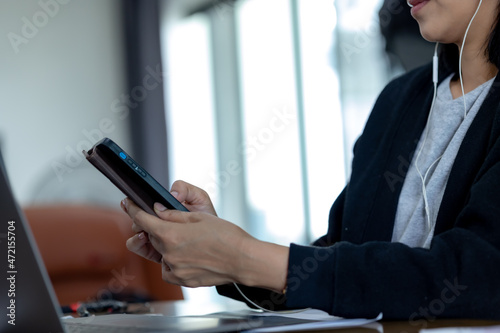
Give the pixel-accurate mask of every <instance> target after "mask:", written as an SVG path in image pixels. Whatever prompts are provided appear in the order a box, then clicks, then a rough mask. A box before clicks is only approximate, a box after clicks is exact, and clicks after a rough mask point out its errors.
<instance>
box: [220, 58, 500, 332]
mask: <svg viewBox="0 0 500 333" xmlns="http://www.w3.org/2000/svg"><path fill="white" fill-rule="evenodd" d="M442 74H443V75H441V76H440V78H441V80H442V79H444V77H445V76H446V75H448V74H449V73H442ZM499 87H500V75H499V76H498V77H497V78H496V79H495V82H494V83H493V86H492V88H491V89H490V91H489V93H488V96H487V97H486V99H485V101H484V102H483V105H482V106H481V109H480V110H479V112H478V114H477V115H476V118H475V119H474V121H473V123H472V125H471V127H470V128H469V130H468V132H467V134H466V137H465V138H464V141H463V143H462V145H461V147H460V150H459V152H458V155H457V157H456V160H455V163H454V165H453V168H452V170H451V174H450V177H449V180H448V184H447V186H446V189H445V193H444V196H443V200H442V203H441V206H440V209H439V213H438V217H437V221H436V228H435V235H434V237H433V240H432V244H431V247H430V249H428V250H427V249H421V248H410V247H408V246H406V245H403V244H400V243H391V237H392V231H393V227H394V219H395V214H396V208H397V204H398V200H399V194H400V192H401V188H402V185H403V181H404V178H405V176H406V172H407V170H408V166H409V163H410V162H411V160H412V157H413V154H414V151H415V149H416V146H417V143H418V141H419V138H420V136H421V134H422V132H423V129H424V127H425V124H426V121H427V116H428V112H429V109H430V103H431V99H432V93H433V84H432V67H431V66H424V67H422V68H419V69H416V70H414V71H412V72H410V73H408V74H406V75H404V76H402V77H400V78H398V79H396V80H394V81H392V82H391V83H390V84H389V85H388V86H387V87H386V88H385V89H384V91H383V92H382V93H381V95H380V96H379V98H378V100H377V102H376V104H375V106H374V108H373V111H372V113H371V115H370V117H369V119H368V121H367V124H366V127H365V129H364V131H363V134H362V135H361V137H360V138H359V140H358V141H357V143H356V145H355V148H354V153H355V154H354V159H353V162H352V174H351V179H350V181H349V184H348V185H347V186H346V187H345V189H344V191H343V192H342V193H341V194H340V196H339V197H338V198H337V200H336V201H335V203H334V204H333V206H332V209H331V211H330V218H329V229H328V233H327V235H325V236H324V237H322V238H321V239H319V240H318V241H316V242H315V243H314V246H299V245H295V244H292V245H291V247H290V258H289V271H288V288H287V292H286V297H285V296H282V295H278V294H275V293H272V292H269V291H267V290H263V289H256V288H246V287H245V288H244V292H245V293H246V294H248V295H249V296H250V298H251V299H253V300H254V301H257V303H258V304H260V305H264V306H267V307H270V308H272V309H281V308H284V307H288V308H302V307H313V308H318V309H322V310H325V311H327V312H329V313H331V314H333V315H337V316H342V317H374V316H376V315H377V314H378V313H380V312H382V313H383V314H384V318H387V319H400V320H401V319H403V320H410V321H414V322H417V321H418V320H420V319H419V318H424V319H428V320H432V319H434V318H436V317H437V318H443V317H445V318H484V319H500V163H499V162H500V112H499V111H500V95H499V93H498V91H497V89H498V88H499ZM218 291H219V293H221V294H223V295H226V296H229V297H233V298H237V299H241V297H240V296H239V295H238V293H237V292H236V291H235V290H234V288H233V287H232V286H230V285H226V286H219V287H218Z"/></svg>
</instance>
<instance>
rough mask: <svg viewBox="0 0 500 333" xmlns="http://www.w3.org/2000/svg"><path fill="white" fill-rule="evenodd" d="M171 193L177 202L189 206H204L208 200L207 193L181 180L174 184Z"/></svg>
mask: <svg viewBox="0 0 500 333" xmlns="http://www.w3.org/2000/svg"><path fill="white" fill-rule="evenodd" d="M171 193H172V195H173V196H174V197H175V198H176V199H177V200H179V201H180V202H185V203H187V204H189V205H199V204H204V203H205V202H206V201H207V200H210V199H209V196H208V194H207V192H205V191H204V190H202V189H201V188H199V187H196V186H194V185H191V184H189V183H186V182H185V181H182V180H177V181H175V182H174V184H173V185H172V188H171Z"/></svg>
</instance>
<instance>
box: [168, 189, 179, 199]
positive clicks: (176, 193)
mask: <svg viewBox="0 0 500 333" xmlns="http://www.w3.org/2000/svg"><path fill="white" fill-rule="evenodd" d="M170 194H172V195H173V196H174V197H175V198H176V199H177V197H178V196H179V192H176V191H172V192H170Z"/></svg>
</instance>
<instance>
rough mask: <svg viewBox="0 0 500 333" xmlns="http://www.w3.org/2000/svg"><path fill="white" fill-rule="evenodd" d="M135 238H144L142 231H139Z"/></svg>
mask: <svg viewBox="0 0 500 333" xmlns="http://www.w3.org/2000/svg"><path fill="white" fill-rule="evenodd" d="M137 238H139V239H140V240H144V238H146V235H144V233H143V232H140V233H138V234H137Z"/></svg>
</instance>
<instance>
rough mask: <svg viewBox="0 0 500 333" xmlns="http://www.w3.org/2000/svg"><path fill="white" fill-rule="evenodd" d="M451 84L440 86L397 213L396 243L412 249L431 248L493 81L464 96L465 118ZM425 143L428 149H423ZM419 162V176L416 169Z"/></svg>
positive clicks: (448, 80) (459, 100) (460, 98)
mask: <svg viewBox="0 0 500 333" xmlns="http://www.w3.org/2000/svg"><path fill="white" fill-rule="evenodd" d="M450 81H451V76H450V77H448V78H447V79H446V80H444V81H443V82H442V83H441V84H440V85H439V87H438V90H437V97H436V100H435V102H434V108H433V111H432V114H431V115H430V118H429V120H428V123H427V125H426V126H427V127H426V128H425V130H424V132H423V133H422V136H421V137H420V141H419V144H418V146H417V150H416V151H415V154H414V157H413V161H412V163H411V164H410V167H409V169H408V174H407V176H406V179H405V182H404V184H403V188H402V190H401V195H400V197H399V203H398V208H397V211H396V219H395V224H394V230H393V235H392V241H393V242H400V243H404V244H406V245H408V246H410V247H423V248H429V247H430V245H431V240H432V237H433V235H434V226H435V223H436V218H437V214H438V211H439V206H440V205H441V200H442V198H443V194H444V190H445V187H446V183H447V181H448V177H449V175H450V171H451V168H452V166H453V163H454V161H455V157H456V156H457V153H458V150H459V148H460V145H461V144H462V141H463V139H464V137H465V134H466V133H467V130H468V129H469V127H470V125H471V123H472V121H473V120H474V117H475V116H476V114H477V112H478V110H479V108H480V107H481V105H482V103H483V101H484V99H485V98H486V95H487V94H488V91H489V88H490V87H491V85H492V83H493V81H494V79H491V80H490V81H488V82H486V83H484V84H482V85H481V86H479V87H477V88H476V89H474V90H473V91H471V92H469V93H467V94H466V95H465V101H466V107H467V115H466V116H465V119H464V114H465V109H464V102H463V98H464V97H462V96H461V97H459V98H457V99H453V96H452V94H451V90H450ZM427 132H428V133H427ZM426 135H427V138H426ZM423 144H425V146H424V147H423V148H422V145H423ZM417 159H418V161H417ZM416 162H418V170H420V174H419V173H418V171H417V168H416V167H415V163H416ZM426 173H427V175H426ZM422 178H424V179H425V186H426V191H425V192H426V194H427V202H428V207H429V209H428V211H429V219H428V218H427V215H426V210H425V206H424V195H423V193H424V191H423V187H422Z"/></svg>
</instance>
